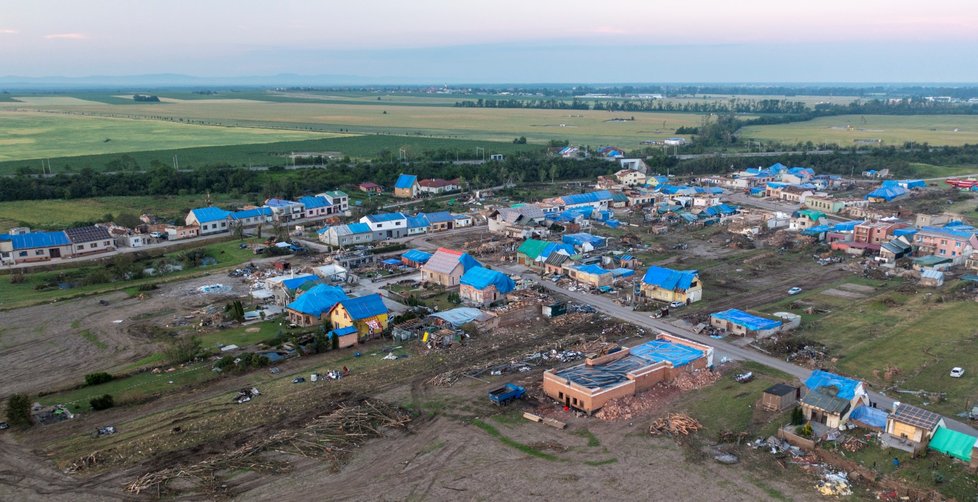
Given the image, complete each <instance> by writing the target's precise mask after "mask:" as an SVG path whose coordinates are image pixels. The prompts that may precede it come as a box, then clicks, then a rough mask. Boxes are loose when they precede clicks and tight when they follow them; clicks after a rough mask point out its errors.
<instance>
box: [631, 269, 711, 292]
mask: <svg viewBox="0 0 978 502" xmlns="http://www.w3.org/2000/svg"><path fill="white" fill-rule="evenodd" d="M698 275H699V274H698V273H697V272H696V271H695V270H673V269H671V268H665V267H649V269H648V271H646V272H645V277H643V278H642V282H644V283H645V284H649V285H652V286H657V287H660V288H662V289H668V290H671V291H676V290H680V291H682V290H686V289H689V288H690V286H692V285H693V281H694V280H696V277H697V276H698Z"/></svg>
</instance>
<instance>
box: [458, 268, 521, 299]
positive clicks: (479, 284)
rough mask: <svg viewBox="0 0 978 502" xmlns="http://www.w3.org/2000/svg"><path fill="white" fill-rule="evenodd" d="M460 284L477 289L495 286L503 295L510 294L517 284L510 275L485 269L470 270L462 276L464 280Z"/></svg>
mask: <svg viewBox="0 0 978 502" xmlns="http://www.w3.org/2000/svg"><path fill="white" fill-rule="evenodd" d="M459 284H465V285H466V286H472V287H473V288H475V289H486V288H488V287H489V286H495V287H496V291H498V292H499V293H501V294H506V293H509V292H510V291H512V290H513V289H515V288H516V283H515V282H513V280H512V279H510V278H509V276H508V275H506V274H504V273H502V272H498V271H496V270H490V269H488V268H485V267H472V268H470V269H469V270H468V271H467V272H465V273H464V274H462V279H461V280H459Z"/></svg>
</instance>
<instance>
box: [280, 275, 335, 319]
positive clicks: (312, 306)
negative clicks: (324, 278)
mask: <svg viewBox="0 0 978 502" xmlns="http://www.w3.org/2000/svg"><path fill="white" fill-rule="evenodd" d="M347 298H349V297H348V296H347V295H346V293H345V292H344V291H343V290H342V289H341V288H338V287H336V286H330V285H328V284H317V285H315V286H313V287H312V288H310V289H309V290H307V291H305V292H304V293H302V294H300V295H298V297H297V298H296V299H295V300H292V302H291V303H289V304H288V305H286V306H285V311H286V312H287V313H288V315H289V322H291V323H292V324H295V325H298V326H312V325H314V324H319V323H320V321H321V320H322V319H323V317H324V316H325V315H326V314H327V313H328V312H329V310H330V309H332V308H333V307H334V306H335V305H336V304H337V303H339V302H340V301H342V300H346V299H347Z"/></svg>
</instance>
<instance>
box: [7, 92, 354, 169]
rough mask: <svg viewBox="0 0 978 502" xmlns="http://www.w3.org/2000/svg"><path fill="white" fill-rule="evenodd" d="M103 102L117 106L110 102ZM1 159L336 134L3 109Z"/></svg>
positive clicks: (331, 134) (268, 140)
mask: <svg viewBox="0 0 978 502" xmlns="http://www.w3.org/2000/svg"><path fill="white" fill-rule="evenodd" d="M102 106H109V107H111V106H117V105H107V104H103V105H102ZM0 122H3V124H4V127H3V128H2V129H0V161H3V160H20V159H38V158H48V157H62V156H66V155H92V154H103V153H121V152H134V151H140V150H149V149H154V150H155V149H165V148H184V147H190V146H215V145H235V144H245V143H249V144H250V143H271V142H276V141H287V140H302V139H313V138H323V137H330V136H338V135H339V134H337V133H323V132H315V133H313V132H307V131H290V130H281V129H261V128H252V127H215V126H206V125H197V124H186V123H179V122H171V121H163V120H132V119H129V118H105V117H89V116H82V115H75V114H63V113H38V112H18V111H11V110H0Z"/></svg>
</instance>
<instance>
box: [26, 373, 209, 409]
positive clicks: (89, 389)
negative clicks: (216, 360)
mask: <svg viewBox="0 0 978 502" xmlns="http://www.w3.org/2000/svg"><path fill="white" fill-rule="evenodd" d="M218 375H219V374H218V373H215V372H213V371H211V364H210V363H209V362H204V363H198V364H193V365H188V366H186V367H184V368H177V369H176V370H175V371H173V372H172V373H158V374H154V373H152V372H149V371H145V372H142V373H137V374H135V375H133V376H130V377H125V378H119V379H116V380H112V381H110V382H106V383H103V384H99V385H93V386H86V387H81V388H79V389H75V390H70V391H66V392H58V393H55V394H48V395H46V396H41V397H40V398H38V399H39V401H40V402H41V404H46V405H52V404H66V405H68V406H69V409H70V410H71V411H73V412H79V411H81V412H88V411H91V406H90V405H89V403H88V402H89V400H91V399H92V398H94V397H98V396H101V395H104V394H110V395H111V396H112V397H113V398H114V399H115V403H116V405H121V404H125V403H126V402H128V401H136V400H141V399H145V398H147V397H149V396H152V395H154V394H162V393H165V392H170V391H172V390H173V389H176V388H179V387H183V386H185V385H193V384H198V383H201V382H205V381H207V380H211V379H213V378H216V377H217V376H218ZM79 383H81V382H79Z"/></svg>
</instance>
